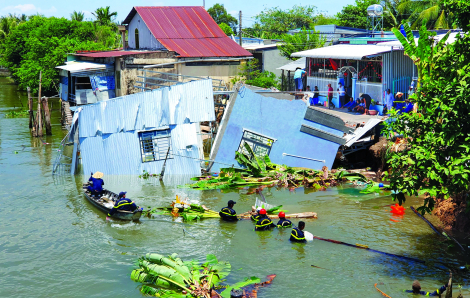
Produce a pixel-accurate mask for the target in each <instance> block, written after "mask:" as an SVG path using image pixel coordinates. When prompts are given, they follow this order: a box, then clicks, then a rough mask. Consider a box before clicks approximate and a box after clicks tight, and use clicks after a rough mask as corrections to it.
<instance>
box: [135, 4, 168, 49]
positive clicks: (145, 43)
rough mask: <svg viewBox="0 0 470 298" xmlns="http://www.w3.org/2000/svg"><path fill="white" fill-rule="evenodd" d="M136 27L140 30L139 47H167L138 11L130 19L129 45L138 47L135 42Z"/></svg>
mask: <svg viewBox="0 0 470 298" xmlns="http://www.w3.org/2000/svg"><path fill="white" fill-rule="evenodd" d="M135 29H138V30H139V49H149V50H150V49H151V50H157V49H160V50H161V49H164V48H165V47H164V46H163V45H162V44H161V43H160V42H159V41H158V40H157V39H156V38H155V37H154V36H153V34H152V32H150V30H149V28H148V27H147V25H146V24H145V22H144V20H142V18H141V17H140V15H139V13H136V14H135V16H134V18H132V20H131V21H130V23H129V25H128V28H127V40H128V47H129V48H130V49H136V44H135Z"/></svg>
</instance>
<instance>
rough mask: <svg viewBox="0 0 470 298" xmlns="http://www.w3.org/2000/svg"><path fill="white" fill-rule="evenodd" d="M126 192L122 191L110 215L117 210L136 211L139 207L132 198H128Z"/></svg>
mask: <svg viewBox="0 0 470 298" xmlns="http://www.w3.org/2000/svg"><path fill="white" fill-rule="evenodd" d="M126 193H127V192H124V191H121V192H120V193H119V196H118V199H117V201H116V203H115V204H114V207H113V209H111V211H110V212H109V214H108V216H112V215H113V214H114V213H115V212H116V211H118V210H119V211H131V212H134V211H135V210H136V209H137V208H138V207H137V205H136V204H135V203H134V202H133V201H131V200H130V199H128V198H126Z"/></svg>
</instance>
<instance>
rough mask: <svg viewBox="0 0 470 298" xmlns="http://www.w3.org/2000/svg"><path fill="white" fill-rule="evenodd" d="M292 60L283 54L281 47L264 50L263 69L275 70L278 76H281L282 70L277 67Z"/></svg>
mask: <svg viewBox="0 0 470 298" xmlns="http://www.w3.org/2000/svg"><path fill="white" fill-rule="evenodd" d="M289 62H291V61H290V60H289V59H287V58H286V57H283V56H281V51H279V49H277V48H276V49H272V50H265V51H263V70H264V71H270V72H273V73H274V74H275V75H276V77H279V76H281V74H282V70H281V69H277V68H278V67H281V66H283V65H286V64H287V63H289Z"/></svg>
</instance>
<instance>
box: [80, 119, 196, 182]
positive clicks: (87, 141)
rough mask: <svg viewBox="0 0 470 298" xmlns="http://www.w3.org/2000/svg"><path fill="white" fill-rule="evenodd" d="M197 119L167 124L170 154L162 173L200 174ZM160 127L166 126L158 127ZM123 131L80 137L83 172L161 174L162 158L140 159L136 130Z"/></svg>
mask: <svg viewBox="0 0 470 298" xmlns="http://www.w3.org/2000/svg"><path fill="white" fill-rule="evenodd" d="M196 125H198V124H196V123H190V124H181V125H170V126H169V128H170V131H171V146H172V152H173V154H174V155H173V156H172V158H170V159H168V160H167V163H166V167H165V175H172V174H173V175H176V174H178V175H180V174H187V175H193V176H197V175H200V174H201V167H200V163H199V160H198V158H199V151H198V148H197V133H196ZM160 128H162V129H164V128H167V127H160ZM155 129H156V128H147V129H145V130H133V131H125V132H124V131H123V132H118V133H112V134H102V135H97V136H95V137H86V138H80V156H81V157H82V160H83V161H86V162H83V171H84V173H90V172H96V171H101V172H103V173H105V174H106V175H119V174H121V175H122V174H126V175H140V174H142V173H143V171H147V172H149V173H151V174H160V172H161V170H162V166H163V163H164V160H158V161H152V162H142V155H141V149H140V141H139V132H140V131H151V130H155Z"/></svg>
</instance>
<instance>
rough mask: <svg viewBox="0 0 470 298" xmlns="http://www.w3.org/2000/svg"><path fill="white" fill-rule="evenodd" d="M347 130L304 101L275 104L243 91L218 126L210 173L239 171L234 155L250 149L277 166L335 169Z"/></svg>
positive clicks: (245, 90) (228, 108) (335, 119)
mask: <svg viewBox="0 0 470 298" xmlns="http://www.w3.org/2000/svg"><path fill="white" fill-rule="evenodd" d="M348 130H349V129H348V128H347V127H346V126H345V124H344V122H343V121H342V120H341V119H340V118H338V117H335V116H333V115H330V114H327V113H323V112H321V111H319V110H316V109H314V108H310V107H308V106H307V105H306V103H305V102H304V101H302V100H287V99H279V98H273V97H269V95H266V96H265V95H262V94H259V93H255V92H253V91H252V90H250V89H249V88H247V87H241V88H240V90H238V91H236V92H235V93H234V94H232V96H231V97H230V100H229V104H228V105H227V110H226V112H225V114H224V116H223V119H222V121H221V124H220V126H219V131H218V133H217V136H216V139H215V142H214V146H213V147H212V151H211V158H210V159H211V160H213V161H214V162H213V165H212V167H211V171H213V172H218V171H219V170H220V168H224V167H230V165H234V166H235V167H240V166H241V165H239V164H238V163H237V162H236V160H235V151H240V152H242V151H244V144H245V143H248V144H249V145H250V146H251V148H252V149H253V151H254V153H255V154H256V155H258V156H261V157H263V156H264V155H269V157H270V159H271V161H272V162H273V163H276V164H285V165H288V166H291V167H305V168H311V169H316V170H320V169H321V168H322V167H323V166H327V167H328V168H329V169H331V167H332V166H333V162H334V159H335V156H336V153H337V152H338V148H339V146H340V145H342V144H344V143H345V142H346V140H345V138H344V135H345V133H346V132H347V131H348Z"/></svg>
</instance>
